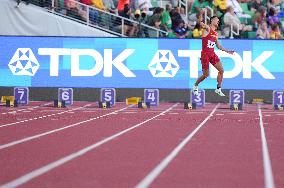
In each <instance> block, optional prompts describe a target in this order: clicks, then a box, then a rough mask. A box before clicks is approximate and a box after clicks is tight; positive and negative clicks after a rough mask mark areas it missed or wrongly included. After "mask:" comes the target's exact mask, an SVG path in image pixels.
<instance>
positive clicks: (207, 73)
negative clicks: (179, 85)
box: [194, 69, 209, 86]
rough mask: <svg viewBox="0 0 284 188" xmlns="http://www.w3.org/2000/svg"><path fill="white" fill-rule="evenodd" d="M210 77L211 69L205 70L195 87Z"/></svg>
mask: <svg viewBox="0 0 284 188" xmlns="http://www.w3.org/2000/svg"><path fill="white" fill-rule="evenodd" d="M208 76H209V69H204V70H203V74H202V75H201V76H200V77H199V78H198V79H197V80H196V82H195V84H194V85H195V86H198V84H199V83H200V82H202V81H203V80H205V79H206V78H207V77H208Z"/></svg>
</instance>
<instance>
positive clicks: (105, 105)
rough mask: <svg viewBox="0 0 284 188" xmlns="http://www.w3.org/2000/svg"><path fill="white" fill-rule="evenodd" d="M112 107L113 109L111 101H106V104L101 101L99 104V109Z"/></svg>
mask: <svg viewBox="0 0 284 188" xmlns="http://www.w3.org/2000/svg"><path fill="white" fill-rule="evenodd" d="M110 107H111V105H110V101H106V102H102V101H100V102H99V108H110Z"/></svg>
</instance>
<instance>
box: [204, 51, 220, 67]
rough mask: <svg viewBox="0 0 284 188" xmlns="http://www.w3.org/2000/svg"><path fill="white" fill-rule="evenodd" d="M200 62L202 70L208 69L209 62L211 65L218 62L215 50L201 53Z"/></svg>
mask: <svg viewBox="0 0 284 188" xmlns="http://www.w3.org/2000/svg"><path fill="white" fill-rule="evenodd" d="M200 60H201V64H202V70H208V69H209V63H211V64H212V65H215V64H216V63H218V62H220V59H219V57H218V56H217V55H216V54H215V52H210V53H201V58H200Z"/></svg>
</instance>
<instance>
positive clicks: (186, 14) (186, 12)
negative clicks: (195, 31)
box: [178, 0, 188, 23]
mask: <svg viewBox="0 0 284 188" xmlns="http://www.w3.org/2000/svg"><path fill="white" fill-rule="evenodd" d="M178 4H179V7H181V6H182V5H183V6H185V17H186V21H187V23H188V1H187V0H179V3H178Z"/></svg>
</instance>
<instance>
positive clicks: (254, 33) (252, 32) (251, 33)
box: [248, 31, 256, 39]
mask: <svg viewBox="0 0 284 188" xmlns="http://www.w3.org/2000/svg"><path fill="white" fill-rule="evenodd" d="M248 38H249V39H254V38H256V32H255V31H249V32H248Z"/></svg>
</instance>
